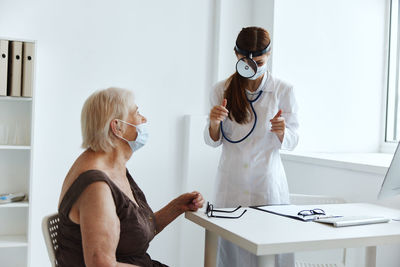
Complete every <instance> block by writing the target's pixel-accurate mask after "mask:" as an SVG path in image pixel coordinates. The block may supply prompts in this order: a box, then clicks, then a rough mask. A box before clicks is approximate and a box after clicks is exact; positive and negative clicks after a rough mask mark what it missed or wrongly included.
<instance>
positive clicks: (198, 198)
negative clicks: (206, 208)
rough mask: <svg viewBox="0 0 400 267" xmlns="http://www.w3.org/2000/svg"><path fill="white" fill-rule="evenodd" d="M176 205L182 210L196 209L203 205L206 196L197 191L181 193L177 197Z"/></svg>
mask: <svg viewBox="0 0 400 267" xmlns="http://www.w3.org/2000/svg"><path fill="white" fill-rule="evenodd" d="M175 201H176V205H177V207H178V209H179V210H180V211H181V212H185V211H196V210H198V209H200V208H202V207H203V204H204V198H203V196H202V195H201V194H200V193H199V192H197V191H193V192H191V193H186V194H182V195H180V196H179V197H178V198H176V199H175Z"/></svg>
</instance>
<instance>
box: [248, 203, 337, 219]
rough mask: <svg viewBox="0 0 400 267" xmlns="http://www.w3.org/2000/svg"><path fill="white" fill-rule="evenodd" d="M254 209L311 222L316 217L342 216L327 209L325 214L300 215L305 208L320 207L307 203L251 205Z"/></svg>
mask: <svg viewBox="0 0 400 267" xmlns="http://www.w3.org/2000/svg"><path fill="white" fill-rule="evenodd" d="M251 208H253V209H257V210H261V211H265V212H269V213H273V214H276V215H280V216H285V217H288V218H292V219H296V220H300V221H304V222H311V221H315V220H316V219H323V218H336V217H341V216H337V215H333V214H329V213H327V212H326V211H325V215H307V216H303V215H298V213H299V212H300V211H303V210H313V209H319V208H318V206H317V205H316V206H315V207H313V206H310V205H307V206H298V205H272V206H254V207H251Z"/></svg>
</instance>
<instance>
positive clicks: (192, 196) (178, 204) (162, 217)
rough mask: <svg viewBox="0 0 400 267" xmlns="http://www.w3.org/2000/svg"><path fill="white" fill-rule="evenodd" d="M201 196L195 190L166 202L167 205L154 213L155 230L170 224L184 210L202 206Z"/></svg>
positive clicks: (192, 209)
mask: <svg viewBox="0 0 400 267" xmlns="http://www.w3.org/2000/svg"><path fill="white" fill-rule="evenodd" d="M203 204H204V199H203V196H202V195H201V194H200V193H199V192H196V191H193V192H192V193H186V194H182V195H180V196H179V197H177V198H175V199H174V200H172V201H171V202H170V203H168V205H167V206H165V207H164V208H162V209H161V210H159V211H157V212H156V213H154V216H155V217H156V230H157V233H159V232H161V231H162V229H164V228H165V226H167V225H168V224H170V223H171V222H172V221H173V220H175V218H176V217H178V216H179V215H181V214H182V213H184V212H185V211H189V210H190V211H196V210H198V209H199V208H201V207H203Z"/></svg>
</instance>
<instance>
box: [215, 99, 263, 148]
mask: <svg viewBox="0 0 400 267" xmlns="http://www.w3.org/2000/svg"><path fill="white" fill-rule="evenodd" d="M262 92H263V91H260V92H259V93H258V95H257V97H256V98H255V99H253V100H250V99H249V98H247V101H249V103H250V107H251V110H252V111H253V113H254V124H253V127H252V128H251V130H250V132H249V133H248V134H246V135H245V136H244V137H243V138H241V139H239V140H236V141H235V140H231V139H229V138H228V137H226V135H225V132H224V128H223V127H222V121H221V122H220V128H221V133H222V136H223V138H224V139H225V140H226V141H228V142H229V143H232V144H237V143H240V142H242V141H244V140H245V139H246V138H247V137H249V136H250V134H251V133H252V132H253V131H254V129H255V128H256V124H257V113H256V111H255V110H254V107H253V103H254V102H256V101H257V100H258V99H259V98H260V96H261V94H262Z"/></svg>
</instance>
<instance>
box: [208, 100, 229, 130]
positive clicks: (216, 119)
mask: <svg viewBox="0 0 400 267" xmlns="http://www.w3.org/2000/svg"><path fill="white" fill-rule="evenodd" d="M227 103H228V101H227V100H226V98H224V100H223V101H222V104H221V105H217V106H214V107H213V108H212V109H211V111H210V124H211V127H215V126H217V127H218V126H219V123H220V122H221V121H223V120H225V118H226V117H228V113H229V111H228V110H227V109H226V104H227Z"/></svg>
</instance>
